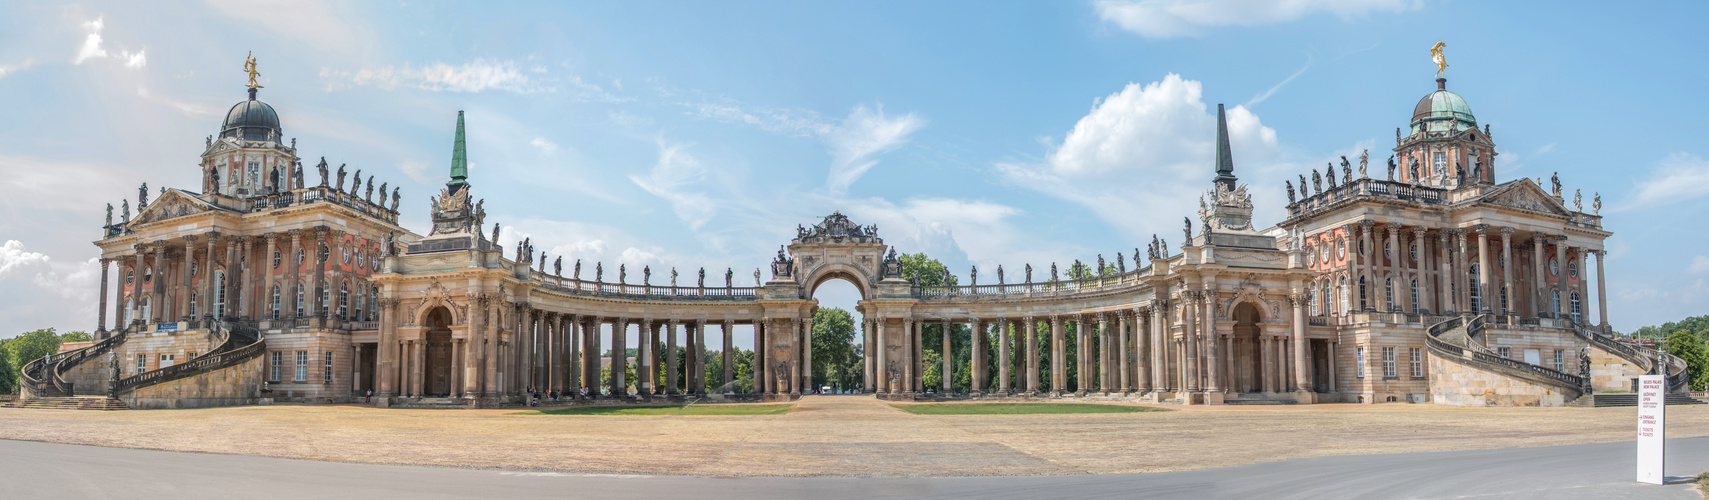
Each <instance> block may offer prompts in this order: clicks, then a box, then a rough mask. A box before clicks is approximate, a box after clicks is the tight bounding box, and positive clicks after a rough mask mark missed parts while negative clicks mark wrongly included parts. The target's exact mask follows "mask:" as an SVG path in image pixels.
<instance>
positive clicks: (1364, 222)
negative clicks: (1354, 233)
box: [1356, 219, 1377, 230]
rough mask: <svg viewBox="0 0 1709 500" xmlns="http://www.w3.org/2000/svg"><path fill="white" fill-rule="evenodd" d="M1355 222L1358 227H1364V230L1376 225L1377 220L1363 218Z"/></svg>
mask: <svg viewBox="0 0 1709 500" xmlns="http://www.w3.org/2000/svg"><path fill="white" fill-rule="evenodd" d="M1356 224H1358V225H1359V227H1361V228H1364V229H1365V230H1370V229H1371V227H1372V226H1375V225H1377V221H1374V220H1370V219H1365V220H1362V221H1359V222H1357V223H1356Z"/></svg>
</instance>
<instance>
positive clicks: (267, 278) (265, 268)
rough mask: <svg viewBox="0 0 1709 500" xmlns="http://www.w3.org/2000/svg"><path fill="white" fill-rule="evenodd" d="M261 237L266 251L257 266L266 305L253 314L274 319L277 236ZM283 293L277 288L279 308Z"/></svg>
mask: <svg viewBox="0 0 1709 500" xmlns="http://www.w3.org/2000/svg"><path fill="white" fill-rule="evenodd" d="M261 238H262V239H265V240H267V253H266V254H265V255H262V256H261V261H260V262H259V265H258V266H257V268H258V269H259V270H260V274H261V297H262V300H263V301H265V302H264V303H265V304H266V306H264V307H263V308H262V309H264V310H265V312H258V313H256V314H255V316H256V317H257V318H260V317H261V316H266V317H267V319H275V318H273V302H272V300H273V291H274V290H277V288H276V287H275V285H274V283H276V282H277V281H278V278H276V277H274V276H273V273H275V272H277V271H278V269H279V268H278V267H277V266H274V265H273V253H274V252H277V251H278V248H277V247H278V236H277V235H275V234H273V233H267V234H265V235H262V236H261ZM286 260H289V259H280V263H283V262H284V261H286ZM284 294H285V292H284V290H279V308H280V309H284V308H285V301H286V299H285V295H284ZM376 299H378V297H376ZM375 317H379V315H378V314H376V315H375Z"/></svg>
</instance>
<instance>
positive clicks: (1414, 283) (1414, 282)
mask: <svg viewBox="0 0 1709 500" xmlns="http://www.w3.org/2000/svg"><path fill="white" fill-rule="evenodd" d="M1412 312H1413V313H1415V314H1416V313H1418V280H1412Z"/></svg>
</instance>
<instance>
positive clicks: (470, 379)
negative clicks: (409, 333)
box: [287, 259, 487, 398]
mask: <svg viewBox="0 0 1709 500" xmlns="http://www.w3.org/2000/svg"><path fill="white" fill-rule="evenodd" d="M287 260H289V259H287ZM389 300H392V301H394V302H397V301H398V299H395V298H393V299H389ZM467 304H468V307H467V308H465V309H464V310H465V311H467V315H468V317H467V318H466V319H465V320H464V321H465V322H466V323H468V326H469V328H468V329H467V330H465V331H464V333H463V359H462V366H460V367H459V369H461V370H462V372H463V377H462V380H463V387H462V390H461V392H462V393H463V397H465V398H471V397H478V396H479V395H480V392H481V388H482V386H481V374H482V371H483V370H481V360H482V359H483V358H482V356H483V355H484V353H485V349H483V347H484V346H485V345H486V343H485V342H483V340H484V339H485V338H486V316H487V313H486V300H485V299H484V298H482V297H481V296H480V295H479V294H475V293H471V294H468V301H467ZM380 312H381V313H382V314H386V313H390V314H392V322H393V324H394V325H395V324H397V313H396V309H394V308H384V307H383V306H382V310H381V311H380ZM381 319H382V320H384V319H385V318H384V317H383V316H382V317H381ZM381 331H382V332H384V330H383V329H382V330H381ZM391 344H394V345H395V344H396V342H391ZM380 345H381V347H380V349H387V347H385V346H386V345H387V343H386V342H385V341H384V339H382V341H381V344H380ZM382 356H383V355H382ZM391 371H392V370H391V369H387V368H382V369H381V370H380V373H389V372H391Z"/></svg>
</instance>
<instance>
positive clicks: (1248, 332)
mask: <svg viewBox="0 0 1709 500" xmlns="http://www.w3.org/2000/svg"><path fill="white" fill-rule="evenodd" d="M1234 351H1235V353H1234V357H1235V359H1234V363H1233V366H1234V387H1235V389H1236V390H1239V391H1240V392H1258V391H1259V390H1261V389H1262V387H1261V382H1262V379H1261V378H1260V377H1261V375H1262V374H1263V373H1264V356H1263V353H1264V351H1263V349H1262V347H1261V345H1260V343H1259V340H1258V308H1257V307H1254V306H1253V305H1252V303H1251V302H1241V303H1240V304H1238V305H1235V306H1234Z"/></svg>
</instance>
